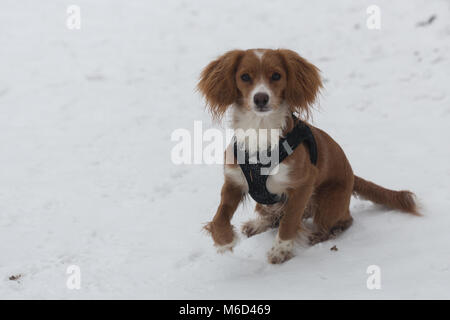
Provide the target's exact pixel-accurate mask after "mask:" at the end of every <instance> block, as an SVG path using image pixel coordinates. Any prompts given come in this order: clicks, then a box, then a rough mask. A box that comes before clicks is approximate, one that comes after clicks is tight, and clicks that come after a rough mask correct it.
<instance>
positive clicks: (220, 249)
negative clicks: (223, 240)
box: [214, 230, 239, 253]
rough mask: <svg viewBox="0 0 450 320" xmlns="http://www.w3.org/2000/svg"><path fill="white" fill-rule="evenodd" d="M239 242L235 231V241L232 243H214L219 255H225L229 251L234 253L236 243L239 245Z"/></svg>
mask: <svg viewBox="0 0 450 320" xmlns="http://www.w3.org/2000/svg"><path fill="white" fill-rule="evenodd" d="M238 240H239V237H238V235H237V233H236V232H234V230H233V240H232V241H231V242H230V243H227V244H223V245H220V244H217V243H214V246H215V247H216V249H217V252H218V253H225V252H227V251H233V248H234V246H235V245H236V243H238Z"/></svg>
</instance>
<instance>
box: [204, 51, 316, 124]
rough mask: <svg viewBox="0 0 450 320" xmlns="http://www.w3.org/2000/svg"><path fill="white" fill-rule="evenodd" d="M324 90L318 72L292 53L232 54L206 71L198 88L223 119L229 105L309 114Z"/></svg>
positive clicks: (261, 112)
mask: <svg viewBox="0 0 450 320" xmlns="http://www.w3.org/2000/svg"><path fill="white" fill-rule="evenodd" d="M321 87H322V81H321V79H320V75H319V70H318V69H317V68H316V67H315V66H314V65H312V64H311V63H309V62H308V61H306V60H305V59H303V58H302V57H300V56H299V55H298V54H297V53H295V52H294V51H291V50H284V49H280V50H270V49H251V50H246V51H243V50H233V51H229V52H227V53H225V54H224V55H222V56H221V57H219V58H218V59H216V60H214V61H212V62H211V63H210V64H209V65H208V66H206V68H205V69H204V70H203V72H202V73H201V76H200V82H199V83H198V88H199V90H200V92H202V93H203V95H204V96H205V97H206V101H207V104H208V107H209V108H210V110H211V112H212V114H213V116H214V117H216V118H219V119H220V118H221V117H222V116H223V114H224V113H225V111H226V110H227V108H228V107H229V106H230V105H236V106H237V107H239V108H245V109H247V110H251V111H253V112H254V113H255V115H258V116H264V115H268V114H270V113H271V112H272V111H275V110H276V109H278V108H280V106H281V105H283V104H286V105H287V106H288V107H289V108H290V109H291V111H292V112H299V113H303V112H306V113H308V111H309V107H310V106H311V104H312V103H314V101H315V100H316V96H317V94H318V91H319V89H320V88H321Z"/></svg>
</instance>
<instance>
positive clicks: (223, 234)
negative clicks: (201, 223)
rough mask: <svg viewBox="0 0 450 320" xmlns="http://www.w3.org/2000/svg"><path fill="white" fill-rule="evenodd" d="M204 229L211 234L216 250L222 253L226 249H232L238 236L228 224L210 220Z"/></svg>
mask: <svg viewBox="0 0 450 320" xmlns="http://www.w3.org/2000/svg"><path fill="white" fill-rule="evenodd" d="M204 229H205V230H206V231H208V232H209V233H210V234H211V237H212V238H213V240H214V246H215V247H216V248H217V252H219V253H224V252H226V251H233V248H234V246H235V245H236V243H237V241H238V239H239V237H238V235H237V234H236V232H235V231H234V228H233V227H232V226H231V225H230V224H227V225H220V224H217V223H214V221H212V222H209V223H208V224H207V225H206V226H205V227H204Z"/></svg>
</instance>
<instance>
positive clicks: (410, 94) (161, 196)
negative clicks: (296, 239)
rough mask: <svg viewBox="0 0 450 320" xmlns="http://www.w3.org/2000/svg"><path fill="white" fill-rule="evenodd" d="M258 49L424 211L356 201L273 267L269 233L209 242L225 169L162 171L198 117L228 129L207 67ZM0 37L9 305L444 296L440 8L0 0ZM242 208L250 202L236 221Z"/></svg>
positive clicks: (446, 68)
mask: <svg viewBox="0 0 450 320" xmlns="http://www.w3.org/2000/svg"><path fill="white" fill-rule="evenodd" d="M71 4H76V5H78V6H79V7H80V8H81V29H80V30H69V29H68V28H67V27H66V19H67V13H66V9H67V7H68V6H69V5H71ZM372 4H375V5H378V6H379V7H380V9H381V29H380V30H370V29H368V28H367V26H366V20H367V18H368V17H369V15H368V14H367V13H366V9H367V7H368V6H370V5H372ZM433 15H434V16H435V18H434V19H433V18H431V19H430V17H432V16H433ZM427 21H428V22H430V23H427ZM254 47H263V48H264V47H268V48H290V49H293V50H295V51H297V52H299V53H300V54H301V55H302V56H304V57H306V58H307V59H309V60H310V61H311V62H313V63H314V64H316V65H317V66H318V67H319V68H320V69H321V71H322V76H323V78H324V80H325V89H324V90H323V91H322V95H321V98H320V104H319V105H318V106H317V110H316V111H315V112H314V117H313V121H312V122H313V124H314V125H315V126H317V127H319V128H322V129H323V130H325V131H326V132H328V133H329V134H330V135H331V136H332V137H333V138H334V139H335V140H336V141H337V142H338V143H340V145H341V146H342V148H343V149H344V151H345V152H346V154H347V156H348V158H349V160H350V163H351V164H352V166H353V169H354V171H355V173H356V174H357V175H359V176H361V177H363V178H366V179H370V180H373V181H374V182H376V183H379V184H381V185H383V186H385V187H389V188H395V189H397V188H398V189H403V188H408V189H411V190H412V191H414V192H415V193H416V194H417V195H418V197H419V199H420V202H421V205H422V207H423V209H422V212H423V214H424V216H423V217H414V216H410V215H407V214H402V213H399V212H395V211H386V210H384V209H382V208H380V207H377V206H374V205H373V204H371V203H369V202H364V201H360V200H354V201H352V205H351V210H352V214H353V217H354V219H355V221H354V225H353V226H352V227H351V228H350V229H349V230H348V231H347V232H345V233H344V234H342V235H341V236H340V237H339V238H337V239H335V240H330V241H327V242H325V243H322V244H318V245H316V246H312V247H309V246H298V247H297V248H296V256H295V257H294V258H293V259H292V260H289V261H288V262H286V263H284V264H282V265H270V264H268V263H267V260H266V252H267V251H268V250H269V249H270V247H271V244H272V241H273V238H274V236H275V230H272V231H268V232H266V233H263V234H260V235H258V236H255V237H253V238H251V239H242V240H241V241H240V243H239V244H238V246H237V247H236V248H235V250H234V252H233V253H227V254H224V255H219V254H217V253H216V252H215V249H214V247H213V246H212V240H211V239H210V238H209V237H208V236H207V235H206V234H205V233H203V232H202V231H201V227H202V225H203V223H204V222H206V221H208V220H210V219H211V218H212V216H213V215H214V213H215V210H216V207H217V205H218V202H219V196H220V194H219V193H220V188H221V184H222V181H223V177H222V168H221V166H220V165H180V166H177V165H175V164H173V163H172V161H171V157H170V155H171V149H172V148H173V146H174V145H175V143H174V142H172V141H171V139H170V136H171V133H172V132H173V131H174V130H175V129H178V128H186V129H189V130H193V125H194V121H196V120H202V121H203V127H204V129H207V128H210V127H213V126H215V127H217V128H221V129H223V130H225V128H226V127H227V126H226V122H225V123H224V124H223V125H222V126H221V125H218V124H214V123H212V121H211V119H210V117H209V115H208V113H207V112H206V111H205V109H204V101H203V100H202V98H201V97H200V96H199V94H198V93H197V92H196V91H195V86H196V82H197V80H198V75H199V73H200V71H201V69H202V68H203V67H204V66H205V65H206V64H207V63H208V62H209V61H210V60H211V59H213V58H215V57H217V56H218V55H220V54H221V53H223V52H225V51H226V50H229V49H235V48H244V49H245V48H254ZM0 48H1V49H0V130H1V134H0V168H1V169H0V254H1V255H0V298H3V299H19V298H26V299H34V298H44V299H55V298H62V299H103V298H108V299H109V298H138V299H147V298H150V299H199V298H207V299H216V298H225V299H228V298H233V299H260V298H261V299H316V298H320V299H321V298H327V299H338V298H344V299H346V298H356V299H366V298H368V299H382V298H387V299H393V298H412V299H418V298H439V299H443V298H447V299H448V298H450V241H449V240H450V165H449V162H450V161H449V156H450V150H449V142H448V141H449V139H450V85H449V83H450V1H449V0H434V1H430V0H414V1H411V0H404V1H387V0H386V1H379V0H374V1H358V0H352V1H349V0H340V1H333V0H329V1H306V0H305V1H299V0H292V1H261V0H252V1H211V0H201V1H188V0H177V1H174V0H169V1H167V0H164V1H162V0H161V1H144V0H141V1H134V0H126V1H125V0H122V1H110V0H96V1H87V0H84V1H81V0H76V1H65V0H64V1H57V0H53V1H51V0H41V1H31V0H30V1H24V0H2V5H1V10H0ZM253 216H254V213H253V203H252V202H248V203H247V205H246V206H244V207H241V208H240V209H239V210H238V212H237V213H236V215H235V217H234V220H233V223H234V225H235V226H236V227H239V226H240V225H241V224H242V223H243V222H244V221H246V220H248V219H250V218H252V217H253ZM333 246H336V247H337V248H338V251H331V250H330V248H331V247H333ZM72 265H76V266H79V268H80V271H81V288H80V289H79V290H76V289H74V290H70V289H69V288H68V287H67V285H66V282H67V280H68V277H69V275H68V274H67V273H66V271H67V268H68V267H69V266H72ZM370 265H377V266H379V268H380V271H381V289H379V290H377V289H374V290H369V289H368V288H367V286H366V281H367V278H368V277H369V275H368V274H367V273H366V270H367V268H368V266H370Z"/></svg>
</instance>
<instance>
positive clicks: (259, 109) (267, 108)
mask: <svg viewBox="0 0 450 320" xmlns="http://www.w3.org/2000/svg"><path fill="white" fill-rule="evenodd" d="M272 111H273V109H272V107H270V106H264V107H257V106H254V107H253V112H255V113H256V114H257V115H267V114H269V113H271V112H272Z"/></svg>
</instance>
